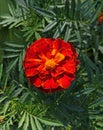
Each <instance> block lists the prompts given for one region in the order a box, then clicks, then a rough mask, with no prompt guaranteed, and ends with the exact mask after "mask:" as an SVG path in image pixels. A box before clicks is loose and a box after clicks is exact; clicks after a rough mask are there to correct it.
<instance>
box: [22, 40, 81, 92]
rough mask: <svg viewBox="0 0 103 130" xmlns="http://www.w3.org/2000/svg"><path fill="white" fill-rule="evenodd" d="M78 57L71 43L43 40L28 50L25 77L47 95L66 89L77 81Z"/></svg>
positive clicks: (25, 59)
mask: <svg viewBox="0 0 103 130" xmlns="http://www.w3.org/2000/svg"><path fill="white" fill-rule="evenodd" d="M77 57H78V55H77V53H76V50H75V48H74V47H73V46H72V44H71V43H70V42H68V43H67V42H65V41H63V40H61V39H51V38H41V39H39V40H37V41H35V42H34V43H33V44H31V45H30V46H29V48H27V50H26V55H25V58H24V62H23V67H24V71H25V75H26V77H27V78H28V79H29V81H30V83H31V84H32V85H33V86H36V87H37V88H38V89H40V90H42V91H44V92H46V93H50V92H55V91H57V90H62V89H66V88H68V87H69V86H70V85H71V82H72V81H73V80H74V79H75V73H76V70H77V66H78V63H79V61H78V60H77Z"/></svg>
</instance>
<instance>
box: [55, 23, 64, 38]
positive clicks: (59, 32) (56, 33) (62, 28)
mask: <svg viewBox="0 0 103 130" xmlns="http://www.w3.org/2000/svg"><path fill="white" fill-rule="evenodd" d="M65 25H66V22H64V23H63V25H61V24H60V26H59V27H58V28H57V30H56V32H55V34H54V35H53V38H58V37H59V36H60V35H61V33H62V32H63V30H64V28H65Z"/></svg>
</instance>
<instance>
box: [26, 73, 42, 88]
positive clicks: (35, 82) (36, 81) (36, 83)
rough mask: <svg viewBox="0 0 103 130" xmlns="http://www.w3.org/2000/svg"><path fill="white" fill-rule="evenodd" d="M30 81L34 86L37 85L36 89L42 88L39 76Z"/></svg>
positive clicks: (31, 78)
mask: <svg viewBox="0 0 103 130" xmlns="http://www.w3.org/2000/svg"><path fill="white" fill-rule="evenodd" d="M29 80H30V83H31V84H32V85H35V86H36V87H41V84H42V80H41V79H40V78H39V76H37V75H36V76H34V77H30V78H29Z"/></svg>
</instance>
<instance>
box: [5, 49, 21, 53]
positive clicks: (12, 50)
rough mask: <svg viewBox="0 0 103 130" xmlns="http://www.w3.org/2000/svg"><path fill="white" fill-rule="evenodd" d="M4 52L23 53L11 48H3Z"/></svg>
mask: <svg viewBox="0 0 103 130" xmlns="http://www.w3.org/2000/svg"><path fill="white" fill-rule="evenodd" d="M3 50H4V51H7V52H15V53H16V52H21V50H20V49H18V50H17V49H11V48H3Z"/></svg>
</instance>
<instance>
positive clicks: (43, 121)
mask: <svg viewBox="0 0 103 130" xmlns="http://www.w3.org/2000/svg"><path fill="white" fill-rule="evenodd" d="M38 120H39V121H40V122H41V123H43V124H45V125H49V126H63V124H61V123H60V122H56V121H52V120H51V121H50V120H48V119H43V118H38Z"/></svg>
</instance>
